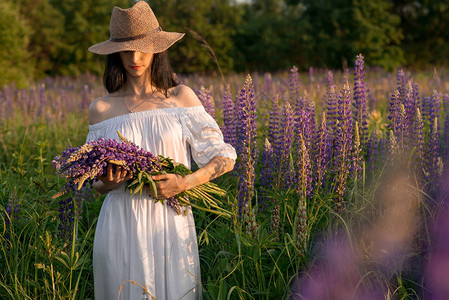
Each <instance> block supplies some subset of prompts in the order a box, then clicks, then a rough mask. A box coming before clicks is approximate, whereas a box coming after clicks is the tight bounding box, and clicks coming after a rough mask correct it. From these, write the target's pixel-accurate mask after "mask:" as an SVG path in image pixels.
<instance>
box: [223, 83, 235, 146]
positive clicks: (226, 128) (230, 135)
mask: <svg viewBox="0 0 449 300" xmlns="http://www.w3.org/2000/svg"><path fill="white" fill-rule="evenodd" d="M223 108H224V109H223V124H224V125H223V130H222V131H223V136H224V140H225V142H226V143H229V144H231V145H232V146H233V147H235V146H236V136H235V134H236V133H235V132H236V129H235V117H234V112H235V109H234V101H233V100H232V94H231V86H230V85H229V84H227V85H226V88H225V90H224V93H223Z"/></svg>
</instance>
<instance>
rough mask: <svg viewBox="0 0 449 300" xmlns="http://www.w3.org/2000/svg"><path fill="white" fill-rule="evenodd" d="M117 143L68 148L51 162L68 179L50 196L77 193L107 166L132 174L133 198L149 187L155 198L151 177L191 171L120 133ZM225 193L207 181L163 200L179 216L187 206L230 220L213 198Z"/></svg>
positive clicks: (108, 141)
mask: <svg viewBox="0 0 449 300" xmlns="http://www.w3.org/2000/svg"><path fill="white" fill-rule="evenodd" d="M117 133H118V136H119V137H120V139H121V142H120V141H117V140H114V139H98V140H96V141H91V142H88V143H86V144H84V145H81V146H78V147H71V148H67V149H66V150H64V151H63V152H62V154H61V155H58V156H56V157H55V159H54V160H53V161H52V163H53V166H54V167H55V168H56V170H57V173H59V174H60V175H61V176H62V177H64V178H66V179H67V183H66V184H65V185H64V186H63V187H62V188H61V190H60V191H59V192H58V193H57V194H56V195H54V196H53V198H57V197H59V196H62V195H64V194H66V193H67V192H70V191H74V190H80V189H81V188H82V187H83V185H84V184H86V183H87V182H92V181H93V180H94V179H95V178H96V177H97V176H101V175H103V174H106V170H107V166H108V163H111V164H114V165H119V166H122V167H123V168H125V169H126V170H127V171H131V172H133V178H132V179H130V180H129V181H128V182H127V183H126V188H127V189H129V191H130V193H131V194H132V195H134V194H137V193H140V194H142V191H143V189H144V188H145V186H149V188H150V189H151V191H152V193H153V195H154V196H155V197H157V189H156V182H155V181H154V180H153V179H152V178H151V175H157V174H162V173H172V174H178V175H181V176H183V177H184V176H186V175H187V174H190V173H192V171H191V170H190V169H189V168H187V167H186V166H185V165H183V164H179V163H176V162H175V161H173V160H172V159H170V158H167V157H163V156H155V155H153V154H152V153H151V152H149V151H146V150H144V149H142V148H140V147H139V146H137V145H135V144H134V143H132V142H130V141H128V140H127V139H126V138H125V137H123V136H122V135H121V134H120V132H118V131H117ZM225 193H226V192H225V191H224V190H223V189H221V188H219V187H218V186H217V185H216V184H215V183H212V182H207V183H205V184H202V185H199V186H196V187H194V188H192V189H190V190H186V191H183V192H181V193H179V194H177V195H176V196H174V197H171V198H169V199H165V200H156V201H161V202H163V201H167V205H169V206H170V207H171V208H172V209H173V210H174V211H175V212H176V213H177V214H181V206H183V205H190V206H192V207H194V208H197V209H201V210H204V211H208V212H211V213H215V214H218V215H221V216H224V217H228V218H229V217H230V216H231V213H230V212H229V211H227V210H225V209H224V208H222V207H221V206H220V205H221V204H222V203H221V202H220V201H219V200H218V199H216V197H217V196H218V197H221V196H223V195H224V194H225Z"/></svg>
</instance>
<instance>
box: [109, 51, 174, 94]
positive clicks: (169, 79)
mask: <svg viewBox="0 0 449 300" xmlns="http://www.w3.org/2000/svg"><path fill="white" fill-rule="evenodd" d="M125 82H126V70H125V67H123V64H122V60H121V59H120V54H119V52H117V53H112V54H109V55H108V56H107V57H106V66H105V70H104V74H103V85H104V87H105V88H106V90H107V91H108V92H109V93H113V92H115V91H117V90H119V89H120V88H121V87H122V86H123V85H124V84H125ZM151 82H152V84H153V85H154V86H156V89H157V90H158V91H159V92H161V93H163V94H164V95H165V97H168V92H167V91H168V89H169V88H171V87H174V86H177V85H178V84H179V82H178V81H177V80H176V79H175V75H174V73H173V71H172V68H171V66H170V62H169V60H168V54H167V50H166V51H164V52H161V53H155V54H154V56H153V61H152V62H151Z"/></svg>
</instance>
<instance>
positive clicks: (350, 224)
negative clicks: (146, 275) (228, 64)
mask: <svg viewBox="0 0 449 300" xmlns="http://www.w3.org/2000/svg"><path fill="white" fill-rule="evenodd" d="M354 65H355V67H354V68H352V69H350V70H346V71H345V72H339V71H338V72H337V71H327V70H314V69H310V71H309V72H308V73H298V71H297V69H296V68H295V67H293V68H292V69H291V70H290V71H288V72H284V73H277V74H270V73H266V74H251V76H250V75H247V76H246V77H245V76H243V75H229V76H227V77H226V83H223V82H222V81H220V79H219V78H214V77H203V76H199V75H191V76H187V77H182V76H181V77H180V80H181V82H182V83H184V84H186V85H188V86H190V87H192V88H193V89H194V90H195V92H196V93H197V95H198V97H199V98H200V100H201V101H202V103H203V105H204V106H205V108H206V110H207V111H208V112H209V113H210V114H211V115H212V116H213V117H214V118H215V119H216V120H217V122H218V124H219V125H220V127H221V128H222V131H223V134H224V138H225V140H226V141H227V142H228V143H230V144H232V145H233V146H234V147H235V148H236V150H237V154H238V159H237V162H236V165H235V169H234V171H233V172H230V173H228V174H225V175H224V176H222V177H221V178H219V179H218V180H215V183H217V184H218V185H219V186H220V187H221V188H223V189H225V190H226V191H227V194H226V196H225V197H224V198H223V199H221V200H222V202H223V205H224V207H223V208H224V209H226V210H228V211H232V212H233V217H232V218H230V219H226V218H223V217H217V216H216V215H213V214H209V213H207V212H204V211H200V210H194V214H195V222H196V226H197V234H198V243H199V251H200V262H201V271H202V272H201V274H202V278H201V284H202V287H203V297H204V299H422V298H425V299H444V295H446V291H447V289H448V286H449V276H448V275H447V274H446V273H447V272H446V270H445V268H444V266H445V265H447V264H448V262H449V235H448V234H449V229H448V228H449V211H448V208H447V202H448V201H449V160H448V159H449V73H448V71H447V70H438V69H435V70H434V71H433V72H428V73H425V72H420V73H414V72H408V71H406V70H398V71H397V72H394V73H387V72H385V71H383V70H381V69H375V68H367V67H366V66H365V63H364V59H363V56H362V55H359V56H357V58H356V60H355V64H354ZM103 93H104V90H103V87H102V86H101V84H100V80H99V79H98V78H96V77H94V76H92V75H84V76H80V77H78V78H75V79H73V78H67V77H58V78H48V79H45V80H43V81H41V82H38V83H35V84H34V85H33V86H31V87H30V88H29V89H26V90H20V89H17V88H16V87H14V85H11V86H5V87H4V88H3V90H2V91H1V93H0V158H1V160H0V239H1V244H0V298H1V299H93V298H94V294H93V272H92V245H93V237H94V232H95V224H96V219H97V216H98V214H99V211H100V208H101V204H102V199H103V197H104V196H101V195H98V194H96V193H95V192H94V191H93V190H92V189H91V188H89V187H86V188H83V189H82V190H80V191H77V192H75V193H72V194H69V195H67V196H64V197H60V198H58V199H53V198H52V197H53V195H55V194H56V193H57V192H58V191H59V190H60V189H61V187H63V185H64V183H65V182H64V179H62V178H60V177H59V176H58V175H57V173H56V171H55V169H54V168H53V167H52V160H53V159H54V157H55V156H56V155H58V154H60V153H61V152H62V151H63V150H64V149H66V148H67V147H68V146H71V147H76V146H78V145H81V144H84V143H85V138H86V136H87V131H88V119H87V109H88V106H89V102H90V101H92V99H94V98H95V97H98V96H100V95H102V94H103ZM445 162H446V163H445ZM124 284H135V286H134V288H137V289H141V287H140V286H139V285H138V283H133V282H124ZM143 292H144V291H143V290H142V295H143V294H144V293H143ZM149 292H151V291H149ZM143 296H144V295H143ZM143 299H144V298H143Z"/></svg>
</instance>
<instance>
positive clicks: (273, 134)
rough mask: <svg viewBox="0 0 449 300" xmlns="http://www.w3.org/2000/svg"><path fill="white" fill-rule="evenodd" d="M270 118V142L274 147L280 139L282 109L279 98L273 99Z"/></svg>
mask: <svg viewBox="0 0 449 300" xmlns="http://www.w3.org/2000/svg"><path fill="white" fill-rule="evenodd" d="M271 99H272V101H271V109H270V118H269V122H268V141H270V143H271V144H272V145H273V144H275V143H277V140H278V138H279V126H280V120H281V117H280V114H281V113H280V107H279V99H278V96H276V97H272V98H271Z"/></svg>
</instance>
